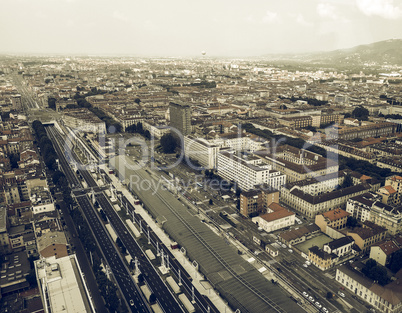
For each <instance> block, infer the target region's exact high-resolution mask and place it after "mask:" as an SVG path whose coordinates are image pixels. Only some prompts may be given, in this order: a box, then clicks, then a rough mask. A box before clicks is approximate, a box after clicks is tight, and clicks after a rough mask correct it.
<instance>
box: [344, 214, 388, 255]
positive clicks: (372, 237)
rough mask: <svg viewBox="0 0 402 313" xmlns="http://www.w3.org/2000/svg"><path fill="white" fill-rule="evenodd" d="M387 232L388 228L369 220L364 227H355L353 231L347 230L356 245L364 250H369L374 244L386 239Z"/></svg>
mask: <svg viewBox="0 0 402 313" xmlns="http://www.w3.org/2000/svg"><path fill="white" fill-rule="evenodd" d="M386 234H387V230H386V228H384V227H381V226H378V225H376V224H374V223H372V222H369V221H365V222H364V223H363V227H355V228H354V229H353V230H352V231H348V232H347V235H348V236H351V237H352V238H353V239H354V241H355V243H356V245H357V246H358V247H359V248H360V249H361V250H362V251H364V252H365V251H367V250H369V249H370V247H371V246H372V245H373V244H376V243H377V242H380V241H382V240H384V238H385V236H386Z"/></svg>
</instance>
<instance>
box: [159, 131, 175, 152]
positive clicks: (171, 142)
mask: <svg viewBox="0 0 402 313" xmlns="http://www.w3.org/2000/svg"><path fill="white" fill-rule="evenodd" d="M160 142H161V147H162V151H163V153H173V152H174V151H175V150H176V147H177V141H176V139H175V138H174V136H173V135H172V134H170V133H169V134H165V135H163V136H162V138H161V140H160Z"/></svg>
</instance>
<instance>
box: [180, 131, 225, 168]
mask: <svg viewBox="0 0 402 313" xmlns="http://www.w3.org/2000/svg"><path fill="white" fill-rule="evenodd" d="M218 152H219V147H218V146H217V145H213V144H210V143H209V142H208V141H207V140H205V139H202V138H195V137H193V136H185V137H184V154H185V156H186V157H188V158H191V159H193V160H196V161H198V162H199V163H200V165H201V166H202V167H204V168H205V169H215V168H216V167H217V162H218Z"/></svg>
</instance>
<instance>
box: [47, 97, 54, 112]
mask: <svg viewBox="0 0 402 313" xmlns="http://www.w3.org/2000/svg"><path fill="white" fill-rule="evenodd" d="M47 105H48V107H49V108H51V109H53V110H56V99H55V98H48V99H47Z"/></svg>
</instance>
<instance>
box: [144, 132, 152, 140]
mask: <svg viewBox="0 0 402 313" xmlns="http://www.w3.org/2000/svg"><path fill="white" fill-rule="evenodd" d="M144 137H145V139H148V140H150V139H151V133H150V132H149V130H148V129H147V130H146V131H144Z"/></svg>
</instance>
